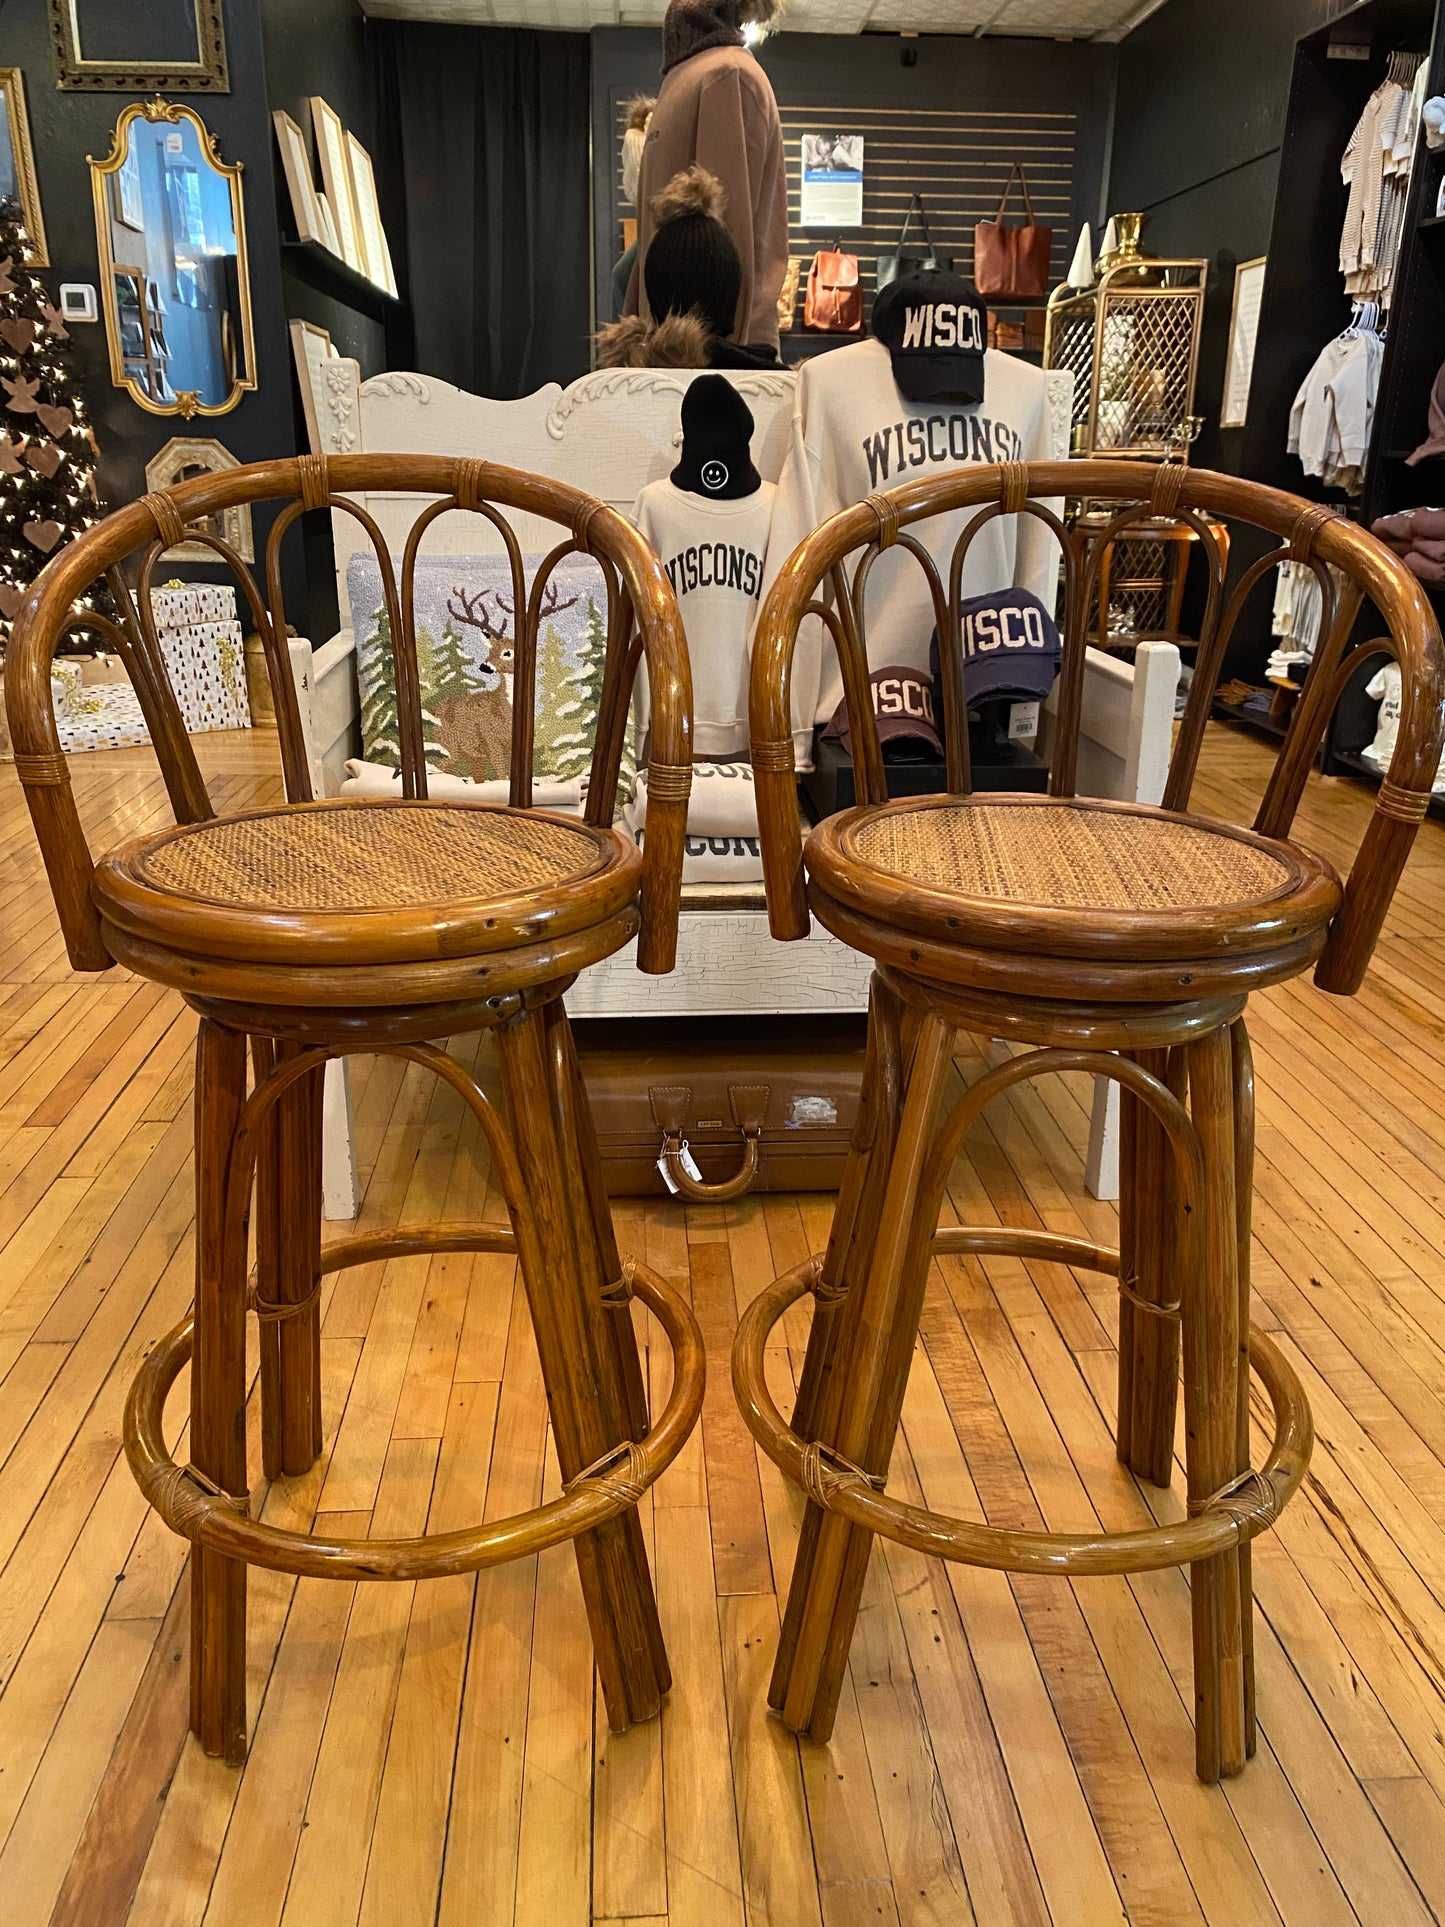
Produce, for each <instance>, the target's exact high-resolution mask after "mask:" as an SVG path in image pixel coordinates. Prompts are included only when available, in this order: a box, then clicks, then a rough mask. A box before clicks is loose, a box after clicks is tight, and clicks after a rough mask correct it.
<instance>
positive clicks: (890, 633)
mask: <svg viewBox="0 0 1445 1927" xmlns="http://www.w3.org/2000/svg"><path fill="white" fill-rule="evenodd" d="M1051 452H1052V450H1051V447H1050V441H1049V403H1048V383H1047V381H1046V379H1045V377H1044V374H1043V371H1042V370H1041V369H1038V368H1035V367H1033V366H1032V365H1031V364H1030V363H1028V362H1026V361H1020V360H1017V359H1016V358H1015V357H1013V356H1012V355H1004V354H998V353H996V352H995V351H994V350H993V349H990V350H989V351H988V353H987V354H986V355H985V357H984V396H983V400H982V401H981V402H978V403H975V404H974V405H972V406H970V407H963V406H960V405H957V404H952V403H948V402H908V401H904V399H903V398H902V396H901V395H900V394H899V392H898V389H897V387H896V386H895V384H894V380H893V364H892V361H891V360H890V358H889V354H888V350H887V349H886V348H885V347H884V346H883V344H882V342H881V341H875V340H872V339H870V340H867V341H859V342H855V343H853V344H852V345H851V346H849V347H847V348H836V349H833V350H832V351H831V352H829V353H827V354H821V355H818V356H816V357H814V359H813V360H811V361H808V362H805V363H804V365H803V369H802V372H801V374H800V375H799V378H798V390H797V401H796V403H795V405H794V411H793V434H792V442H791V445H790V448H789V452H788V456H787V459H786V462H785V463H784V467H783V474H782V478H781V480H780V481H779V483H778V499H777V502H776V504H775V505H774V508H773V521H772V533H771V536H770V537H769V541H768V564H767V571H766V577H765V583H764V588H765V592H766V589H768V588H771V586H772V584H773V582H774V581H775V580H776V578H777V576H778V574H779V572H780V571H781V569H782V566H783V564H784V563H785V562H786V561H787V559H788V557H789V556H790V555H791V554H792V552H793V550H794V549H795V548H797V546H798V544H799V543H800V542H802V541H803V540H804V539H805V538H806V537H807V536H809V535H811V534H812V532H813V530H814V529H816V528H817V527H818V526H819V524H820V523H823V522H826V521H827V519H828V517H829V516H830V515H835V514H837V512H838V511H839V510H840V509H845V508H851V507H852V506H853V505H854V504H855V503H857V502H861V501H862V500H863V498H864V497H865V496H866V495H874V494H880V493H882V492H884V491H886V490H888V489H892V488H897V487H899V486H900V485H901V484H902V483H904V482H916V481H918V480H920V479H922V478H923V477H925V476H927V475H931V474H944V473H946V472H947V471H948V470H949V469H956V468H967V467H971V466H976V465H978V464H980V463H987V462H1027V461H1044V460H1047V459H1048V457H1049V456H1050V454H1051ZM1049 506H1051V507H1053V508H1054V509H1055V510H1057V509H1059V508H1060V507H1061V504H1059V503H1058V502H1053V503H1051V504H1050V505H1049ZM976 513H977V510H974V509H956V510H954V511H952V512H951V513H949V514H947V515H941V516H934V517H932V518H931V519H930V520H928V521H926V522H923V523H920V524H918V525H916V527H915V529H914V531H913V533H914V534H916V535H917V536H918V537H919V538H920V540H921V541H922V542H923V545H924V547H925V548H926V549H927V550H928V552H929V554H930V555H931V556H932V557H933V559H934V561H935V562H936V563H937V564H938V566H939V568H940V570H941V572H942V574H943V578H944V582H945V584H946V583H947V580H948V568H949V563H950V561H951V559H952V555H953V548H954V544H955V543H956V542H957V540H958V538H959V536H960V534H961V533H962V531H963V528H964V526H965V524H966V523H967V522H968V520H969V519H970V517H971V516H972V515H974V514H976ZM1058 573H1059V550H1058V544H1057V542H1056V541H1055V540H1054V537H1053V536H1052V534H1051V533H1050V532H1049V530H1048V529H1047V528H1046V527H1045V526H1044V524H1043V523H1042V522H1040V521H1039V520H1038V518H1037V517H1036V516H1032V515H1029V516H997V517H995V519H994V520H993V521H992V522H990V523H988V524H986V525H985V527H984V528H983V529H982V530H981V531H980V532H979V534H978V535H977V536H976V537H975V539H974V543H973V546H972V548H971V549H970V551H969V557H968V563H967V566H966V567H965V569H964V575H963V593H964V595H966V596H971V595H983V594H986V593H988V592H989V591H991V590H995V589H1006V588H1021V589H1031V590H1032V591H1033V593H1034V594H1035V595H1036V596H1038V597H1039V599H1040V600H1041V601H1042V602H1043V604H1044V606H1045V608H1047V609H1053V608H1054V606H1055V603H1056V601H1057V590H1058ZM864 620H865V627H866V634H867V642H868V663H869V667H870V668H872V669H881V668H883V667H884V666H885V665H886V664H889V663H902V664H904V665H906V666H907V667H908V668H910V669H916V670H918V671H919V672H920V673H921V674H922V675H923V676H925V677H926V676H927V675H928V645H929V640H930V638H931V636H932V634H933V604H932V601H931V599H930V597H929V593H928V585H927V583H926V582H925V580H924V576H923V571H922V570H921V569H920V567H919V565H918V563H917V562H916V561H915V559H914V558H913V557H912V556H911V555H909V554H907V553H906V552H905V551H894V552H891V553H889V554H886V555H882V556H880V557H879V558H878V560H877V562H876V563H875V565H874V567H873V570H872V573H871V575H870V577H869V581H868V594H867V606H866V608H865V610H864ZM842 697H843V683H842V678H841V676H840V675H839V672H838V662H837V656H836V654H835V652H834V649H833V644H832V641H831V639H830V638H829V637H828V635H827V633H826V632H825V630H824V628H823V625H822V624H821V623H820V622H819V621H818V620H817V619H816V618H813V619H811V620H810V621H808V622H806V623H804V625H803V627H802V628H801V630H800V631H799V636H798V644H797V648H796V649H795V651H794V654H793V685H792V702H793V747H794V755H795V757H796V759H797V766H798V768H799V769H811V767H812V745H813V725H814V724H815V723H825V722H827V721H828V719H829V718H830V717H831V716H832V714H833V711H834V710H835V709H836V708H837V706H838V704H839V703H840V702H841V701H842Z"/></svg>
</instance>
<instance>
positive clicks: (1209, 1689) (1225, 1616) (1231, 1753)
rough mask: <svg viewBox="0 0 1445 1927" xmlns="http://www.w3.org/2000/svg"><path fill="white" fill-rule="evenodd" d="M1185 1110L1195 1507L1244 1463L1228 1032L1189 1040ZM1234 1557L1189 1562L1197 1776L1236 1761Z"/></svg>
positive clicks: (1187, 1350)
mask: <svg viewBox="0 0 1445 1927" xmlns="http://www.w3.org/2000/svg"><path fill="white" fill-rule="evenodd" d="M1189 1092H1190V1109H1191V1112H1192V1114H1193V1118H1194V1128H1195V1130H1196V1132H1197V1133H1198V1137H1199V1146H1200V1150H1201V1152H1202V1153H1203V1159H1204V1196H1203V1198H1202V1200H1200V1203H1201V1206H1202V1211H1201V1214H1200V1215H1201V1216H1202V1218H1203V1224H1202V1226H1201V1227H1200V1234H1198V1235H1195V1236H1194V1237H1193V1238H1192V1239H1191V1244H1192V1246H1193V1253H1194V1258H1193V1262H1194V1264H1195V1265H1196V1266H1197V1267H1198V1274H1197V1284H1196V1287H1195V1289H1194V1290H1192V1291H1188V1292H1187V1294H1186V1297H1185V1316H1184V1321H1183V1324H1184V1332H1183V1337H1184V1421H1185V1440H1186V1453H1185V1458H1186V1467H1187V1472H1188V1487H1189V1503H1190V1508H1191V1510H1198V1509H1200V1508H1202V1507H1203V1506H1204V1505H1206V1504H1207V1503H1208V1501H1209V1499H1210V1498H1211V1497H1212V1496H1213V1495H1214V1494H1215V1493H1217V1492H1219V1491H1220V1490H1221V1489H1222V1488H1223V1487H1224V1486H1226V1485H1228V1484H1229V1483H1230V1482H1231V1480H1233V1479H1234V1478H1235V1477H1236V1476H1237V1475H1238V1473H1239V1472H1240V1471H1241V1470H1242V1469H1243V1467H1242V1466H1241V1464H1240V1460H1239V1443H1238V1438H1239V1370H1240V1358H1241V1352H1240V1334H1239V1227H1238V1216H1237V1212H1236V1208H1235V1141H1234V1104H1235V1087H1234V1064H1233V1052H1232V1048H1231V1043H1230V1037H1229V1032H1228V1030H1227V1029H1226V1028H1221V1029H1219V1030H1216V1031H1211V1032H1210V1034H1209V1035H1208V1036H1207V1037H1203V1038H1201V1039H1200V1040H1199V1042H1198V1043H1195V1044H1191V1045H1190V1046H1189ZM1239 1580H1240V1568H1239V1554H1238V1552H1237V1551H1236V1550H1234V1549H1233V1548H1231V1549H1230V1550H1229V1551H1228V1552H1223V1553H1219V1554H1218V1555H1216V1557H1214V1558H1213V1559H1205V1560H1201V1561H1200V1562H1199V1563H1198V1564H1196V1565H1194V1566H1192V1567H1191V1568H1190V1592H1191V1598H1192V1608H1193V1621H1194V1707H1195V1770H1196V1772H1197V1773H1198V1775H1199V1777H1200V1779H1201V1780H1209V1781H1213V1780H1218V1779H1220V1778H1221V1777H1223V1776H1226V1775H1229V1774H1233V1773H1239V1772H1241V1771H1242V1770H1243V1767H1244V1761H1245V1688H1244V1616H1243V1613H1242V1611H1241V1600H1240V1588H1239Z"/></svg>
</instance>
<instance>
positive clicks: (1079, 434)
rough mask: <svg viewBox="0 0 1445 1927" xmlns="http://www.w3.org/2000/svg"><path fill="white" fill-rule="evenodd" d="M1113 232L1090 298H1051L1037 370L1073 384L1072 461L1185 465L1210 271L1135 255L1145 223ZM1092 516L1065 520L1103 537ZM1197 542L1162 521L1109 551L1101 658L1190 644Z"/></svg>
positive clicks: (1094, 618)
mask: <svg viewBox="0 0 1445 1927" xmlns="http://www.w3.org/2000/svg"><path fill="white" fill-rule="evenodd" d="M1114 226H1115V231H1116V233H1117V236H1118V245H1117V246H1116V247H1114V248H1113V249H1111V250H1110V251H1109V252H1107V253H1106V254H1104V255H1102V256H1101V257H1100V259H1099V262H1098V264H1097V268H1096V271H1095V272H1096V278H1095V281H1094V285H1093V287H1091V288H1083V289H1079V288H1071V287H1069V286H1067V285H1065V286H1064V287H1061V288H1056V289H1055V290H1054V292H1053V294H1052V295H1051V296H1050V297H1049V305H1048V312H1047V316H1046V320H1045V332H1044V366H1045V367H1046V368H1065V369H1067V370H1068V371H1069V373H1070V374H1072V376H1073V377H1074V412H1073V422H1072V429H1071V433H1070V452H1071V454H1074V455H1079V456H1091V455H1114V456H1128V457H1136V458H1138V459H1140V460H1143V461H1151V462H1157V461H1161V460H1164V461H1188V459H1189V448H1190V444H1191V443H1192V442H1193V440H1194V438H1195V436H1196V435H1197V434H1198V433H1199V430H1200V427H1201V425H1202V424H1201V422H1200V418H1199V417H1198V416H1197V415H1196V414H1195V413H1194V412H1193V410H1194V381H1195V375H1196V372H1197V369H1198V365H1199V335H1200V325H1201V322H1202V320H1203V315H1204V281H1205V274H1206V271H1207V268H1208V263H1207V262H1205V261H1185V260H1173V259H1167V260H1166V259H1164V258H1161V257H1158V256H1153V255H1147V254H1144V253H1142V252H1141V251H1140V248H1139V233H1140V229H1141V227H1142V226H1143V217H1142V215H1138V214H1120V215H1116V216H1115V220H1114ZM1098 508H1099V505H1097V504H1095V503H1092V502H1087V501H1080V502H1074V503H1072V504H1071V514H1072V517H1073V518H1078V519H1082V520H1084V521H1089V520H1090V519H1095V520H1097V521H1098V522H1099V524H1100V527H1101V529H1102V527H1103V526H1104V525H1105V524H1106V523H1107V521H1108V514H1107V512H1105V513H1102V514H1100V513H1098V512H1097V511H1098ZM1194 539H1195V538H1194V531H1193V530H1192V528H1190V527H1189V525H1188V524H1183V523H1180V524H1175V523H1172V522H1168V521H1165V522H1163V523H1161V524H1160V525H1159V526H1157V527H1153V526H1150V527H1135V528H1133V529H1131V530H1130V532H1129V534H1128V535H1127V536H1125V537H1122V538H1121V539H1120V540H1119V541H1118V542H1117V543H1115V542H1110V543H1109V544H1108V552H1107V553H1106V555H1105V557H1104V561H1103V566H1102V568H1101V570H1100V575H1099V581H1098V585H1097V588H1096V592H1095V606H1094V608H1093V609H1092V610H1091V612H1090V616H1089V628H1090V632H1091V633H1092V634H1094V635H1095V637H1096V639H1097V641H1098V644H1099V646H1100V647H1101V648H1106V647H1117V648H1124V649H1127V648H1130V647H1132V646H1133V644H1135V643H1136V642H1139V641H1142V640H1144V639H1145V638H1146V637H1151V638H1152V637H1159V636H1163V637H1167V638H1169V639H1170V640H1172V641H1185V640H1187V639H1186V638H1184V637H1181V636H1180V634H1179V613H1180V604H1181V602H1182V599H1183V593H1184V577H1185V573H1186V571H1187V568H1188V564H1189V548H1190V544H1191V543H1192V542H1193V541H1194Z"/></svg>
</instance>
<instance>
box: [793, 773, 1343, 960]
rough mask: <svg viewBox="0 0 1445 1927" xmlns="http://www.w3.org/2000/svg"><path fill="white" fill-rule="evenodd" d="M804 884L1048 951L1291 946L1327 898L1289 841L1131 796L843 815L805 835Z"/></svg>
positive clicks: (901, 917) (1314, 863)
mask: <svg viewBox="0 0 1445 1927" xmlns="http://www.w3.org/2000/svg"><path fill="white" fill-rule="evenodd" d="M807 863H808V869H809V872H810V874H811V876H812V877H813V879H814V883H815V886H816V887H818V888H821V889H822V890H823V891H825V892H827V893H828V894H829V895H830V896H833V897H835V898H836V899H838V900H839V901H841V902H843V903H845V904H847V905H849V906H851V907H853V908H854V909H857V910H860V911H862V912H863V913H865V914H867V915H869V916H872V917H878V918H880V919H883V920H886V921H887V922H889V923H890V924H892V925H894V926H896V927H899V928H903V929H909V930H917V931H920V932H921V933H923V934H925V935H929V936H934V937H943V938H946V939H952V940H954V941H957V942H959V943H967V944H975V945H983V946H986V947H990V948H995V949H1004V948H1014V947H1016V946H1017V947H1021V948H1024V949H1027V950H1029V951H1037V952H1041V953H1043V954H1047V955H1053V956H1097V955H1101V954H1102V955H1108V956H1111V957H1117V958H1119V959H1120V960H1121V961H1127V960H1128V959H1129V958H1131V957H1140V958H1144V957H1162V956H1208V955H1211V954H1216V953H1217V952H1218V951H1219V950H1220V949H1229V950H1238V949H1241V948H1242V949H1246V950H1248V949H1255V948H1263V947H1268V946H1269V945H1271V944H1275V943H1280V942H1285V943H1293V942H1298V941H1299V940H1300V939H1301V938H1303V937H1304V936H1305V935H1306V934H1307V932H1308V931H1309V930H1311V929H1313V928H1317V927H1318V928H1322V927H1323V925H1324V923H1325V922H1327V921H1328V919H1329V917H1330V916H1331V915H1333V913H1334V911H1335V909H1336V908H1338V905H1339V885H1338V881H1337V880H1336V878H1335V876H1334V873H1333V871H1331V870H1330V869H1329V867H1328V865H1326V864H1324V863H1322V862H1320V861H1319V860H1318V859H1317V858H1315V857H1313V856H1311V855H1310V854H1309V853H1308V852H1307V851H1304V850H1301V849H1299V848H1297V847H1296V846H1294V845H1293V844H1287V843H1280V842H1275V841H1271V840H1270V839H1268V838H1265V837H1261V836H1256V835H1254V834H1253V833H1251V832H1250V831H1247V830H1240V829H1236V828H1234V827H1233V826H1232V825H1230V824H1224V823H1214V822H1210V821H1209V820H1207V819H1205V818H1202V817H1196V816H1180V815H1176V814H1172V813H1170V812H1167V811H1164V810H1158V809H1151V808H1148V807H1147V806H1145V805H1143V804H1123V803H1105V802H1098V801H1093V800H1090V799H1086V798H1081V799H1066V798H1054V797H1039V796H1009V795H980V796H972V797H925V798H909V799H906V800H904V801H901V802H895V803H889V804H886V805H884V806H883V807H881V808H864V809H857V810H850V811H848V812H846V813H845V814H844V815H842V816H837V817H833V818H831V819H830V820H829V821H828V822H826V823H824V824H822V825H821V826H820V827H819V828H818V829H817V830H815V831H814V832H813V835H812V836H811V838H810V839H809V842H808V846H807Z"/></svg>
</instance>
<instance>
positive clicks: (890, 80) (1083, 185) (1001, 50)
mask: <svg viewBox="0 0 1445 1927" xmlns="http://www.w3.org/2000/svg"><path fill="white" fill-rule="evenodd" d="M660 44H661V43H660V36H659V33H658V31H657V29H656V28H655V27H600V28H598V29H597V30H596V31H595V32H594V33H593V35H592V155H593V163H592V197H593V198H592V207H593V233H594V237H595V247H596V254H597V263H596V270H597V272H596V303H597V312H598V314H599V315H600V316H602V317H604V318H605V317H606V316H607V315H608V314H610V312H611V299H612V295H611V277H612V267H613V260H614V253H615V240H614V237H615V235H616V234H617V225H616V212H617V210H615V209H614V204H613V181H614V177H615V173H616V164H615V152H614V149H615V143H616V132H615V128H616V118H615V116H616V106H617V103H618V101H620V100H624V99H626V98H627V97H628V96H629V95H631V94H636V93H652V94H655V93H656V92H657V88H658V85H659V66H660V58H661V57H660ZM905 46H906V47H908V48H911V49H912V50H913V51H915V52H916V53H917V56H918V64H917V65H916V66H914V67H905V66H904V65H903V64H902V53H903V51H904V48H905ZM759 58H760V60H761V62H762V65H763V67H764V68H765V69H766V71H767V75H768V78H769V79H770V80H771V81H772V83H773V91H774V93H775V94H776V95H777V97H778V101H779V103H780V104H781V105H782V106H785V107H789V106H798V107H819V108H829V107H838V108H844V109H846V108H848V107H850V106H856V107H889V108H897V107H899V106H907V105H908V104H909V103H912V104H913V105H915V106H917V107H919V108H929V107H934V108H937V107H958V106H970V107H972V106H986V107H994V108H1000V109H1003V108H1008V107H1010V106H1012V107H1025V108H1028V107H1032V108H1069V109H1071V110H1072V111H1073V112H1075V113H1076V114H1078V116H1079V139H1078V149H1077V154H1076V160H1075V172H1074V207H1073V212H1072V214H1071V217H1070V233H1069V237H1068V246H1069V248H1070V249H1072V246H1073V238H1074V231H1075V230H1076V229H1077V227H1078V224H1079V222H1080V221H1085V220H1088V221H1093V220H1097V218H1098V211H1099V201H1100V197H1101V194H1102V191H1103V182H1104V162H1105V153H1106V149H1107V144H1108V126H1109V100H1110V91H1111V86H1112V81H1113V73H1114V60H1115V49H1114V48H1113V47H1111V46H1101V45H1089V44H1087V43H1085V42H1084V41H1069V42H1058V41H1053V40H1006V39H994V38H986V39H973V38H962V37H959V36H954V35H943V34H925V35H923V36H921V37H920V38H919V39H917V40H914V41H910V42H906V43H905V42H903V41H901V40H899V39H898V38H897V37H896V36H894V35H892V34H852V35H850V34H805V33H781V34H778V35H777V36H775V37H774V38H773V39H771V40H768V41H767V42H766V43H765V44H764V46H763V48H762V50H761V52H760V55H759ZM1017 215H1018V208H1017V200H1015V207H1014V218H1015V219H1017ZM800 245H801V244H800Z"/></svg>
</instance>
